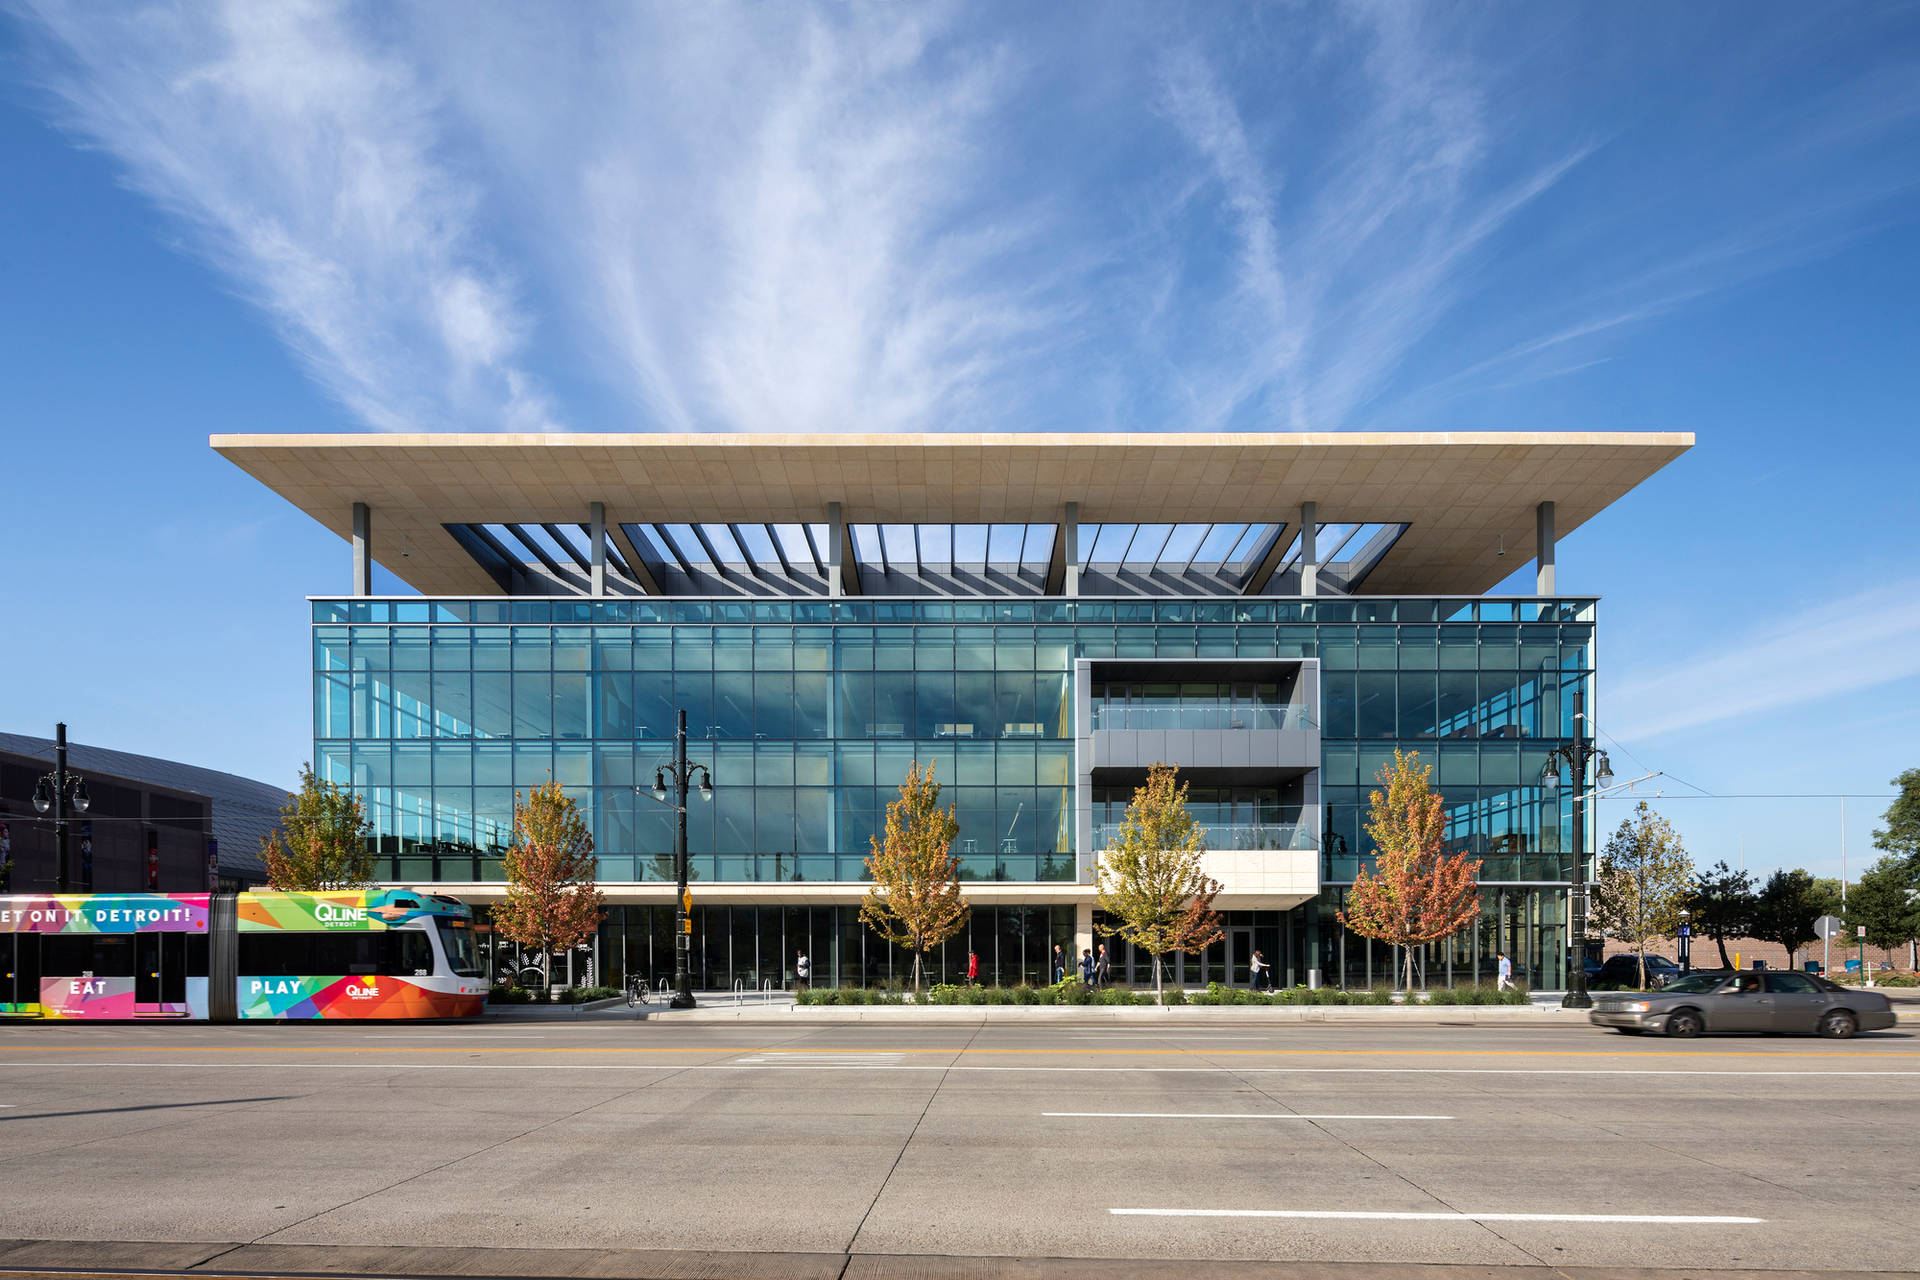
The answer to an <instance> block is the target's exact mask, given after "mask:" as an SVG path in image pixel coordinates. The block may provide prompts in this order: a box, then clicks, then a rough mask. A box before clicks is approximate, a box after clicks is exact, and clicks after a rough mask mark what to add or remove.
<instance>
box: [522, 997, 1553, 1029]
mask: <svg viewBox="0 0 1920 1280" xmlns="http://www.w3.org/2000/svg"><path fill="white" fill-rule="evenodd" d="M1531 994H1532V997H1533V1000H1532V1003H1531V1004H1528V1005H1524V1006H1522V1005H1429V1004H1426V1003H1424V1002H1421V1003H1416V1004H1413V1005H1405V1004H1399V1005H1387V1006H1380V1005H1330V1004H1322V1005H1170V1006H1164V1007H1163V1006H1155V1005H1014V1004H959V1005H884V1004H875V1005H805V1006H799V1005H795V1004H794V1002H793V996H792V994H791V993H779V994H776V995H775V996H774V997H773V998H772V1000H771V1001H768V1000H765V999H764V998H763V997H761V996H757V995H751V994H749V995H747V996H746V997H745V999H744V1000H739V999H737V998H736V997H735V996H734V995H733V993H731V992H726V991H710V992H701V991H696V992H695V993H694V999H695V1000H697V1001H698V1002H699V1003H698V1006H697V1007H696V1008H693V1009H669V1008H667V1007H666V1006H665V1005H664V1004H661V1003H657V1002H656V1003H654V1004H650V1005H642V1006H640V1007H639V1008H638V1009H629V1008H628V1007H627V1005H626V1002H625V1001H624V1000H603V1001H597V1002H595V1003H594V1004H592V1005H580V1006H572V1007H568V1006H561V1005H552V1006H540V1005H500V1006H493V1007H489V1008H488V1010H487V1014H486V1016H487V1017H488V1018H489V1019H499V1020H501V1021H542V1022H545V1021H583V1022H585V1021H591V1022H619V1021H627V1022H636V1021H638V1022H661V1023H673V1024H676V1025H678V1024H681V1023H688V1024H692V1023H711V1022H720V1023H725V1022H777V1023H780V1024H783V1025H789V1026H794V1025H807V1024H822V1025H828V1024H837V1023H849V1022H866V1023H894V1024H904V1025H908V1026H928V1025H934V1024H941V1023H947V1024H953V1025H964V1026H977V1025H979V1024H982V1023H988V1022H993V1023H1010V1024H1015V1025H1041V1026H1046V1025H1058V1026H1086V1025H1111V1024H1114V1023H1122V1024H1126V1025H1135V1024H1147V1025H1154V1026H1182V1025H1201V1026H1209V1025H1221V1024H1230V1025H1234V1026H1248V1025H1262V1024H1264V1025H1292V1024H1298V1023H1340V1022H1344V1023H1357V1024H1372V1025H1379V1024H1382V1023H1385V1024H1388V1025H1401V1026H1440V1025H1453V1026H1460V1025H1476V1026H1477V1025H1489V1024H1496V1023H1522V1024H1526V1025H1532V1026H1538V1025H1541V1023H1542V1022H1543V1021H1544V1020H1546V1019H1549V1018H1558V1019H1562V1020H1564V1021H1568V1022H1579V1023H1584V1022H1585V1021H1586V1014H1585V1012H1584V1011H1580V1010H1569V1009H1562V1008H1561V1007H1560V999H1561V996H1562V995H1563V994H1564V993H1563V992H1559V991H1536V992H1533V993H1531Z"/></svg>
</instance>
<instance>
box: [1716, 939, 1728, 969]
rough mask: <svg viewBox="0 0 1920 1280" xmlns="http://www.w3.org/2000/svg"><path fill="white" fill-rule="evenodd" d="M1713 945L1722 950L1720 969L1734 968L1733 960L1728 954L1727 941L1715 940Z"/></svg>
mask: <svg viewBox="0 0 1920 1280" xmlns="http://www.w3.org/2000/svg"><path fill="white" fill-rule="evenodd" d="M1713 945H1714V946H1716V947H1719V948H1720V967H1721V968H1722V969H1731V968H1733V958H1732V957H1731V956H1729V955H1728V954H1727V940H1726V939H1725V938H1715V939H1714V940H1713Z"/></svg>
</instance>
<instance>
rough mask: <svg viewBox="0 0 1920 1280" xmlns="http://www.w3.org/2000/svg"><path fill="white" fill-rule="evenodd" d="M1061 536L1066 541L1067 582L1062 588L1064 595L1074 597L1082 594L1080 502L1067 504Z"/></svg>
mask: <svg viewBox="0 0 1920 1280" xmlns="http://www.w3.org/2000/svg"><path fill="white" fill-rule="evenodd" d="M1060 537H1061V539H1062V541H1063V542H1064V543H1065V555H1066V570H1067V575H1066V582H1065V584H1064V585H1063V586H1062V588H1061V593H1062V594H1063V595H1066V596H1069V597H1072V596H1077V595H1079V594H1080V504H1079V503H1077V502H1069V503H1068V504H1067V514H1066V519H1065V520H1063V521H1062V522H1061V525H1060Z"/></svg>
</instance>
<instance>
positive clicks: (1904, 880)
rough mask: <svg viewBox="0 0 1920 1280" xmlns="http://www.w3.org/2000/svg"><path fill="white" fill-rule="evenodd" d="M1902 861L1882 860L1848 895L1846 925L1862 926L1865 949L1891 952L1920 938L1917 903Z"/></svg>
mask: <svg viewBox="0 0 1920 1280" xmlns="http://www.w3.org/2000/svg"><path fill="white" fill-rule="evenodd" d="M1915 887H1916V886H1915V884H1914V876H1913V874H1912V872H1910V871H1909V870H1908V868H1907V862H1906V859H1904V858H1899V857H1885V858H1882V859H1880V861H1878V862H1876V863H1874V864H1873V865H1872V866H1871V867H1869V868H1867V871H1866V873H1865V874H1864V875H1862V876H1861V877H1860V882H1859V883H1858V884H1856V885H1854V886H1853V892H1851V893H1849V894H1848V895H1847V923H1848V924H1849V925H1856V926H1864V927H1865V928H1866V931H1867V945H1868V946H1870V947H1882V948H1885V949H1887V950H1892V949H1893V948H1894V947H1898V946H1902V945H1904V944H1906V943H1908V942H1911V941H1913V939H1914V938H1915V937H1916V936H1920V902H1916V901H1915V899H1914V890H1915Z"/></svg>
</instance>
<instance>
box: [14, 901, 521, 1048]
mask: <svg viewBox="0 0 1920 1280" xmlns="http://www.w3.org/2000/svg"><path fill="white" fill-rule="evenodd" d="M486 999H487V982H486V978H485V976H484V975H483V973H482V972H481V958H480V949H479V948H478V947H477V946H476V945H475V941H474V925H473V912H472V910H471V909H470V908H468V906H467V905H466V904H465V903H463V902H461V901H460V900H459V899H457V898H450V897H447V896H446V895H444V894H437V893H427V892H422V891H420V890H415V889H370V890H343V891H339V892H323V893H281V892H266V891H262V892H258V893H201V894H166V893H87V894H59V895H52V896H46V895H11V896H4V895H0V1017H12V1018H37V1019H61V1020H66V1019H81V1020H90V1019H139V1020H143V1021H144V1020H155V1021H164V1020H170V1021H182V1022H239V1021H257V1020H265V1021H279V1020H284V1021H294V1020H307V1019H321V1018H329V1019H330V1018H366V1019H381V1018H385V1019H399V1018H472V1017H477V1016H479V1014H480V1012H481V1010H482V1009H483V1007H484V1006H485V1004H486Z"/></svg>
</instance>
